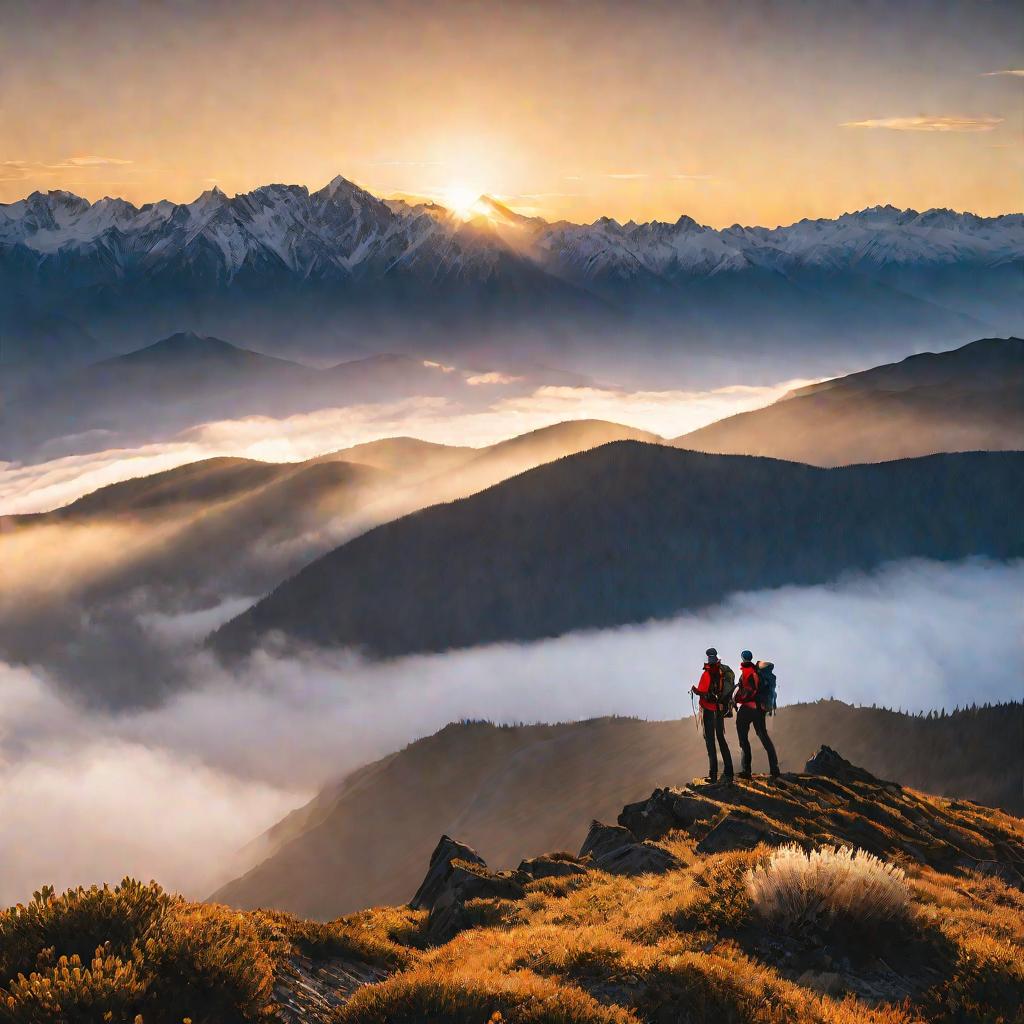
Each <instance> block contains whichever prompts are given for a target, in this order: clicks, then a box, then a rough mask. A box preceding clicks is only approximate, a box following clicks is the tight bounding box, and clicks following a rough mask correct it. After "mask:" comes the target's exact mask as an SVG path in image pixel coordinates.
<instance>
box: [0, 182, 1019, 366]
mask: <svg viewBox="0 0 1024 1024" xmlns="http://www.w3.org/2000/svg"><path fill="white" fill-rule="evenodd" d="M1022 261H1024V216H1022V215H1021V214H1008V215H1004V216H1000V217H978V216H976V215H974V214H971V213H955V212H953V211H950V210H928V211H926V212H924V213H919V212H917V211H915V210H898V209H895V208H894V207H891V206H886V207H875V208H872V209H868V210H862V211H860V212H858V213H850V214H844V215H843V216H841V217H838V218H836V219H834V220H803V221H800V222H799V223H796V224H792V225H789V226H786V227H778V228H763V227H743V226H740V225H733V226H732V227H729V228H725V229H722V230H717V229H713V228H710V227H705V226H702V225H700V224H698V223H697V222H695V221H694V220H692V219H691V218H690V217H686V216H682V217H680V218H679V219H678V220H677V221H675V222H674V223H667V222H659V221H652V222H649V223H641V224H638V223H634V222H632V221H630V222H628V223H626V224H620V223H618V222H617V221H615V220H612V219H609V218H606V217H605V218H601V219H599V220H597V221H594V222H593V223H592V224H572V223H568V222H564V221H563V222H555V223H549V222H547V221H544V220H543V219H541V218H537V217H524V216H522V215H520V214H518V213H516V212H515V211H513V210H511V209H509V208H508V207H507V206H505V205H503V204H501V203H500V202H498V201H497V200H495V199H493V198H490V197H487V196H484V197H481V198H480V200H479V201H478V203H477V204H476V208H475V212H474V215H473V216H472V217H471V218H470V219H469V220H462V219H460V218H459V217H456V216H454V215H452V214H451V213H450V212H449V211H447V210H446V209H445V208H444V207H442V206H439V205H437V204H434V203H420V204H415V203H410V202H404V201H396V200H387V201H385V200H382V199H379V198H377V197H376V196H374V195H371V194H370V193H369V192H366V191H365V190H363V189H361V188H359V187H358V186H356V185H354V184H352V183H351V182H350V181H347V180H345V179H344V178H341V177H337V178H335V179H334V180H333V181H331V182H330V183H329V184H328V185H326V186H325V187H324V188H322V189H319V190H318V191H314V192H310V191H309V190H308V189H307V188H305V187H304V186H299V185H266V186H263V187H261V188H257V189H254V190H253V191H252V192H248V193H244V194H240V195H237V196H234V197H228V196H226V195H225V194H224V193H223V192H221V191H220V190H219V189H217V188H213V189H210V190H209V191H207V192H204V193H203V194H202V195H201V196H199V198H198V199H196V200H195V201H194V202H191V203H181V204H176V203H171V202H167V201H162V202H157V203H147V204H145V205H143V206H141V207H136V206H133V205H132V204H131V203H128V202H125V201H124V200H121V199H111V198H106V199H101V200H99V201H98V202H95V203H90V202H88V201H87V200H85V199H82V198H80V197H78V196H75V195H72V194H71V193H68V192H57V191H55V192H49V193H46V194H42V193H39V192H34V193H32V195H30V196H28V197H27V198H25V199H23V200H20V201H18V202H15V203H10V204H8V205H0V332H2V334H3V336H4V337H5V341H6V342H8V344H7V346H6V349H7V352H8V353H9V352H11V351H13V352H14V353H15V358H14V360H13V361H18V360H19V359H21V360H24V359H29V360H31V359H32V358H33V353H35V354H36V356H37V357H38V353H40V352H44V351H45V352H48V353H49V352H52V349H53V345H52V344H51V343H50V342H49V339H50V338H51V337H52V336H53V332H54V331H55V330H56V331H58V332H59V331H62V330H68V331H72V330H73V331H74V332H77V334H76V338H78V339H79V340H78V341H76V345H78V348H79V349H80V348H81V342H80V337H81V336H82V335H83V334H84V335H86V336H92V337H97V336H99V337H98V340H97V342H96V344H97V348H98V350H99V351H100V352H103V353H107V352H110V351H117V350H118V348H125V347H128V346H127V345H126V344H125V342H126V341H127V340H128V339H129V337H130V339H131V341H132V342H133V344H135V345H137V344H138V343H139V341H140V337H139V335H140V333H141V334H142V340H148V338H151V337H153V336H159V335H160V334H164V333H170V332H171V331H173V330H178V329H182V328H187V329H205V330H218V331H221V332H222V333H226V334H228V335H229V336H238V330H237V327H238V326H239V325H242V326H244V329H245V337H246V338H247V340H255V341H257V342H259V343H260V344H262V345H263V346H264V347H265V348H267V349H268V350H270V351H274V350H281V349H284V350H286V351H287V350H288V346H287V344H285V342H284V341H282V335H283V334H285V333H287V334H291V335H293V336H295V337H302V338H309V337H312V336H314V335H315V336H316V338H317V339H321V341H318V344H321V345H322V339H323V338H325V337H330V338H334V339H337V338H339V337H341V336H344V342H343V343H339V344H341V347H342V348H345V347H348V348H349V350H351V349H352V348H353V347H356V348H357V350H358V351H366V350H367V349H368V348H369V349H371V350H372V348H373V345H372V344H369V343H368V342H367V338H368V337H370V336H372V334H373V333H374V332H379V331H381V330H383V329H385V328H383V327H382V324H386V330H387V331H388V332H389V333H390V334H391V335H392V339H391V340H390V341H389V343H388V345H387V347H388V348H393V347H395V345H394V340H393V336H394V334H395V333H396V332H397V333H399V334H401V335H402V336H403V337H413V338H422V337H424V336H426V335H431V336H435V337H436V336H439V335H443V336H445V337H455V336H460V337H461V336H466V335H469V336H473V337H477V338H478V337H479V336H480V335H481V333H482V332H494V331H496V330H499V329H500V330H503V331H505V330H508V329H509V326H510V325H511V324H515V325H517V328H518V327H522V325H523V324H524V323H525V324H528V325H529V327H530V330H531V331H532V332H533V333H534V334H537V333H544V332H547V333H550V332H551V331H552V330H560V329H563V328H564V326H565V323H566V322H567V320H566V318H574V319H573V322H574V324H575V325H576V326H577V327H578V326H579V325H580V324H581V323H582V324H584V325H585V327H586V329H587V331H589V332H591V333H593V332H600V331H603V330H606V329H608V330H613V331H616V332H619V333H621V330H622V326H621V323H618V322H617V321H618V318H621V317H625V318H626V319H627V321H628V322H629V324H630V325H631V328H630V329H631V330H633V331H634V332H636V331H641V330H647V328H648V327H650V328H651V329H652V330H655V329H656V330H657V331H659V332H661V334H665V324H666V318H668V321H669V322H670V323H671V325H672V330H673V331H675V330H677V329H678V333H679V334H680V335H681V336H682V337H684V338H686V339H688V340H689V341H690V342H692V343H697V342H699V341H701V340H704V341H707V342H708V343H713V344H715V345H718V344H720V342H721V339H729V340H730V343H737V342H736V339H741V340H742V339H743V338H749V339H750V340H753V339H754V338H755V336H756V337H757V338H758V339H759V340H760V341H762V342H763V341H764V340H766V339H767V340H770V339H771V338H773V337H777V336H781V337H800V338H805V339H810V338H812V337H813V338H815V339H818V338H822V337H825V338H828V337H830V336H832V335H833V334H836V335H837V336H838V335H842V334H846V335H848V336H851V337H860V338H865V337H867V335H868V334H872V335H877V336H882V335H891V334H893V333H894V332H896V333H899V332H906V331H910V332H911V333H913V334H914V336H915V337H918V336H919V337H922V338H928V340H936V339H937V338H938V337H939V336H941V338H942V339H945V338H946V337H947V336H948V337H949V340H957V339H959V338H964V337H971V336H977V335H978V334H979V333H980V332H981V331H982V329H985V330H991V332H992V333H995V332H997V331H1000V332H1007V331H1018V332H1019V331H1020V330H1021V329H1024V325H1022V324H1021V323H1020V319H1021V316H1022V313H1021V310H1022V308H1024V303H1022V302H1021V301H1020V300H1021V298H1022V294H1021V292H1022V288H1021V282H1022V275H1021V263H1022ZM56 316H59V317H61V318H63V319H62V320H61V322H60V324H57V325H56V326H55V320H54V318H55V317H56ZM644 325H646V326H644ZM48 332H49V333H48ZM936 332H938V334H936ZM40 338H43V342H40V340H39V339H40ZM331 344H334V342H331ZM410 344H411V343H410ZM58 347H59V346H58ZM332 351H334V350H332ZM335 354H339V355H340V354H342V353H341V351H335ZM47 358H49V356H47ZM7 361H12V360H11V359H10V357H7Z"/></svg>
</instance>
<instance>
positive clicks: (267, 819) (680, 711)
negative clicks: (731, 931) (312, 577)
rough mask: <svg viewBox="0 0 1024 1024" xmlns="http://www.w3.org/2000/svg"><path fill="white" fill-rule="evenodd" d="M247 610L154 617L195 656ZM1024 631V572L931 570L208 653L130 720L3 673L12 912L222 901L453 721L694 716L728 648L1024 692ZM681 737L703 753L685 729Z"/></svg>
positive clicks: (900, 692) (161, 631)
mask: <svg viewBox="0 0 1024 1024" xmlns="http://www.w3.org/2000/svg"><path fill="white" fill-rule="evenodd" d="M244 604H245V601H244V600H243V599H237V600H233V601H231V602H227V603H225V604H224V605H222V606H220V607H219V608H217V609H210V610H208V611H205V612H202V613H188V614H187V615H181V616H175V615H167V614H149V615H147V616H145V617H144V619H143V623H142V624H143V626H144V627H145V628H147V629H148V630H150V631H151V632H152V634H153V637H154V641H155V642H156V643H166V644H168V649H171V648H173V649H179V648H180V647H181V645H182V644H188V643H189V642H191V641H194V640H196V639H198V638H200V637H201V636H202V635H204V634H205V633H206V632H207V631H208V630H210V629H211V628H213V627H215V626H216V625H217V624H219V622H220V621H223V620H224V619H226V618H228V617H230V616H231V615H233V614H236V613H237V612H238V611H239V610H240V609H241V607H242V606H243V605H244ZM1022 627H1024V563H1019V562H1018V563H1012V564H992V563H987V562H982V561H969V562H963V563H957V564H939V563H930V562H912V563H899V564H895V565H891V566H888V567H886V568H884V569H882V570H881V571H879V572H876V573H873V574H871V575H866V576H849V577H846V578H844V579H842V580H840V581H838V582H836V583H834V584H830V585H826V586H816V587H804V588H800V587H784V588H781V589H778V590H772V591H751V592H749V593H743V594H737V595H735V596H733V597H732V598H730V599H729V600H727V601H726V602H724V603H723V604H721V605H720V606H718V607H716V608H713V609H710V610H707V611H705V612H702V613H699V614H687V615H682V616H679V617H677V618H675V619H672V620H670V621H663V622H654V623H648V624H644V625H637V626H631V627H624V628H619V629H612V630H604V631H599V632H589V633H579V634H573V635H569V636H565V637H562V638H559V639H555V640H547V641H543V642H539V643H531V644H511V643H510V644H502V645H496V646H489V647H481V648H475V649H471V650H467V651H460V652H453V653H448V654H443V655H430V656H420V657H410V658H404V659H400V660H397V661H391V662H383V663H373V662H366V661H363V660H360V659H359V658H357V657H355V656H353V655H352V654H350V653H346V652H339V651H334V652H324V651H309V652H307V653H305V654H304V655H301V656H291V657H288V658H278V657H274V656H272V655H271V654H269V653H266V652H259V653H258V654H256V655H255V656H254V657H253V658H252V660H251V661H249V662H248V663H247V664H246V665H244V666H243V667H242V668H239V669H236V670H228V669H225V668H224V667H222V666H221V665H219V664H218V663H217V662H216V661H214V660H213V659H212V657H210V656H209V655H206V654H192V655H190V656H189V661H188V664H187V674H188V685H187V686H185V687H184V688H182V689H179V690H176V691H175V692H174V693H173V694H171V695H170V696H168V697H167V698H166V699H164V700H163V701H162V702H161V703H160V704H158V705H156V706H149V707H144V708H139V707H136V708H133V709H131V710H120V711H112V710H109V709H106V710H104V709H102V708H99V707H95V706H90V707H85V706H82V705H80V704H79V703H77V702H76V701H75V700H74V699H73V698H72V697H70V696H69V695H68V693H67V691H66V690H63V689H61V688H59V687H57V686H55V685H53V684H52V683H51V681H50V680H49V679H47V677H46V676H45V674H44V673H43V672H41V671H39V670H34V669H32V668H28V667H17V666H10V665H2V664H0V822H2V823H3V828H2V829H0V904H7V903H10V902H12V901H16V900H23V899H25V898H27V897H28V896H29V895H30V894H31V892H32V891H33V890H34V889H36V888H38V887H39V886H40V885H42V884H45V883H50V884H54V885H56V886H57V887H58V888H60V887H64V886H68V885H72V884H79V883H92V882H98V881H109V880H111V879H119V878H120V877H122V876H124V875H126V874H130V875H133V876H136V877H141V878H146V879H148V878H150V877H154V878H157V879H158V880H160V881H161V882H162V884H164V885H165V886H167V887H169V888H172V889H178V890H181V891H184V892H186V893H187V894H189V895H192V896H204V895H206V894H208V893H209V892H210V891H212V890H213V889H214V888H215V887H216V886H217V885H218V884H220V883H221V882H222V881H224V880H226V878H228V877H231V876H233V875H234V874H237V873H238V872H239V871H240V870H241V869H243V868H244V867H245V866H246V864H245V863H244V862H243V861H241V860H239V858H238V852H239V851H240V850H241V849H242V847H244V846H245V845H246V844H247V843H248V842H249V841H251V840H252V839H254V838H255V837H256V836H257V835H258V834H259V833H260V832H261V831H262V830H264V829H265V828H267V827H268V826H270V825H271V824H273V823H274V822H276V821H277V820H279V819H280V818H281V817H282V816H283V815H284V814H286V813H287V812H288V811H289V810H291V809H292V808H294V807H296V806H298V805H300V804H301V803H302V802H304V801H305V800H307V799H308V798H310V797H311V796H312V795H313V794H314V793H315V792H316V790H317V789H318V788H319V787H320V786H321V785H322V784H324V783H325V782H327V781H329V780H332V779H335V778H337V777H338V776H340V775H343V774H344V773H345V772H347V771H349V770H351V769H353V768H355V767H357V766H359V765H361V764H364V763H366V762H367V761H369V760H372V759H374V758H377V757H380V756H383V755H385V754H387V753H389V752H391V751H393V750H395V749H398V748H400V747H402V746H403V745H405V744H406V743H409V742H411V741H413V740H415V739H417V738H419V737H422V736H426V735H429V734H431V733H433V732H435V731H436V730H438V729H440V728H441V727H443V726H444V725H446V724H447V723H448V722H451V721H454V720H458V719H461V718H486V719H490V720H493V721H497V722H518V721H528V722H554V721H565V720H575V719H581V718H587V717H593V716H600V715H609V714H618V715H635V716H639V717H644V718H651V719H672V718H678V717H681V716H683V715H686V714H689V712H690V697H689V692H688V691H689V686H690V684H691V683H692V682H693V681H695V680H696V678H697V675H698V674H699V671H700V668H701V662H702V660H703V652H704V649H705V648H706V647H707V646H709V645H714V646H716V647H717V648H718V649H719V650H720V651H721V652H722V653H723V655H724V656H725V658H726V660H728V661H732V662H733V663H735V661H736V660H737V657H738V656H737V653H736V652H738V651H739V650H740V649H741V648H744V647H750V648H751V649H752V650H753V651H754V652H755V653H756V654H757V655H758V656H764V657H769V658H771V659H772V660H773V661H775V662H776V665H777V673H778V677H779V686H780V697H781V699H782V701H784V702H786V703H792V702H797V701H807V700H816V699H818V698H820V697H832V696H834V697H837V698H840V699H842V700H845V701H848V702H851V703H861V704H870V703H878V704H880V705H885V706H889V707H895V708H904V709H909V710H920V709H929V708H938V707H946V708H950V709H952V708H953V707H954V706H956V705H964V704H969V703H972V702H978V703H980V702H983V701H993V702H994V701H1000V700H1006V699H1019V697H1020V677H1019V669H1018V666H1019V665H1020V663H1021V660H1022V657H1024V628H1022ZM782 713H783V714H784V713H785V712H784V711H783V712H782ZM680 742H681V743H696V742H699V741H698V739H697V737H695V736H694V734H693V730H692V729H687V728H681V729H680ZM787 753H788V752H785V751H783V752H782V756H783V759H784V760H785V759H786V757H787Z"/></svg>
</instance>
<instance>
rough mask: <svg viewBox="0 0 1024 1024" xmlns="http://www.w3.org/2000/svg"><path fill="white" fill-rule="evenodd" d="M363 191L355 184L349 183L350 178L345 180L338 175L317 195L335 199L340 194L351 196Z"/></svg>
mask: <svg viewBox="0 0 1024 1024" xmlns="http://www.w3.org/2000/svg"><path fill="white" fill-rule="evenodd" d="M362 191H363V190H362V189H361V188H360V187H359V186H358V185H356V184H355V183H354V182H351V181H349V180H348V178H343V177H342V176H341V175H340V174H336V175H335V176H334V177H333V178H331V180H330V181H329V182H327V184H326V185H324V187H323V188H322V189H320V191H319V193H317V194H318V195H324V196H330V197H332V198H333V197H334V196H336V195H337V194H338V193H339V192H341V193H346V194H351V193H361V192H362Z"/></svg>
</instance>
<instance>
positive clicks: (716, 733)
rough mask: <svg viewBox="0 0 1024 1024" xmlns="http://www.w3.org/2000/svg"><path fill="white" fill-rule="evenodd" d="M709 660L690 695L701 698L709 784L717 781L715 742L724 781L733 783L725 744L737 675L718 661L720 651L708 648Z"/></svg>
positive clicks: (727, 745)
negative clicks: (727, 719)
mask: <svg viewBox="0 0 1024 1024" xmlns="http://www.w3.org/2000/svg"><path fill="white" fill-rule="evenodd" d="M705 656H706V657H707V661H705V663H704V671H703V672H702V673H701V677H700V682H699V683H697V685H696V686H691V687H690V692H691V693H695V694H697V696H698V697H699V698H700V708H701V711H700V714H701V720H702V723H701V724H702V725H703V726H704V744H705V746H706V747H707V748H708V775H707V780H706V781H708V782H717V781H718V755H717V753H716V752H715V740H716V739H717V740H718V746H719V748H720V749H721V751H722V769H723V779H724V781H725V782H732V755H731V754H730V753H729V744H728V743H726V741H725V719H726V718H727V717H728V715H729V714H731V711H730V706H729V702H730V700H731V699H732V691H733V684H734V682H735V679H736V675H735V673H734V672H733V670H732V669H731V668H729V666H728V665H723V664H722V662H721V661H719V660H718V651H716V650H715V648H714V647H709V648H708V649H707V651H706V652H705Z"/></svg>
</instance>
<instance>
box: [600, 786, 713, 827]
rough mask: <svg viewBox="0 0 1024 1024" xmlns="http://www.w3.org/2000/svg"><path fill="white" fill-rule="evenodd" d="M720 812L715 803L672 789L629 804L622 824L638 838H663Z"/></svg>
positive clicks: (620, 821) (622, 817)
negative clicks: (673, 831) (674, 830)
mask: <svg viewBox="0 0 1024 1024" xmlns="http://www.w3.org/2000/svg"><path fill="white" fill-rule="evenodd" d="M717 813H718V805H717V804H716V803H714V801H712V800H705V799H703V798H702V797H699V796H693V795H691V794H688V793H680V792H677V791H674V790H671V789H656V790H655V791H654V792H653V793H652V794H651V795H650V796H649V797H648V798H647V799H646V800H641V801H639V802H638V803H635V804H626V806H625V807H623V808H622V813H621V814H620V815H619V824H620V825H624V826H625V827H626V828H628V829H629V830H630V832H632V833H633V835H635V836H636V838H637V839H661V837H662V836H664V835H665V834H666V833H668V832H671V831H672V829H674V828H687V827H688V826H689V825H692V824H693V823H694V822H695V821H706V820H709V819H711V818H713V817H714V816H715V815H716V814H717Z"/></svg>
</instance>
